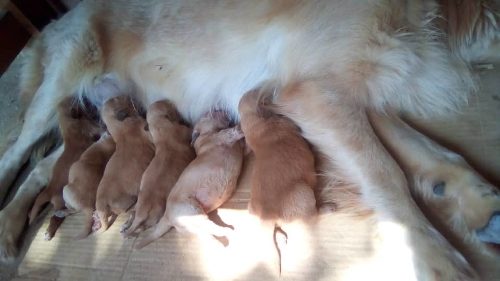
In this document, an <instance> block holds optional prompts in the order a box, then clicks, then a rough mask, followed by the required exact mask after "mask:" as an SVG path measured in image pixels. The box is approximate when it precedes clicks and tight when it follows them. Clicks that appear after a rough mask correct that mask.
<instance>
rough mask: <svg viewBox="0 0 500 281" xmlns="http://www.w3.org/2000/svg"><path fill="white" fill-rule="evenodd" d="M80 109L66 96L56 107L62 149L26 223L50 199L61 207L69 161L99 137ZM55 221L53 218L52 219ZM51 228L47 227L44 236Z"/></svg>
mask: <svg viewBox="0 0 500 281" xmlns="http://www.w3.org/2000/svg"><path fill="white" fill-rule="evenodd" d="M82 110H83V109H82V108H80V107H79V104H78V103H77V102H76V101H75V100H74V99H73V98H67V99H65V100H64V101H63V102H61V104H60V105H59V107H58V113H59V128H60V131H61V135H62V138H63V141H64V151H63V153H62V155H61V156H60V157H59V159H57V162H56V163H55V166H54V169H53V172H52V178H51V180H50V182H49V184H48V185H47V187H46V188H45V189H44V190H43V191H42V192H41V193H40V194H39V195H38V197H37V198H36V200H35V203H34V204H33V207H32V209H31V213H30V223H31V222H33V220H34V219H35V218H36V216H37V215H38V213H39V212H40V209H41V208H42V207H43V206H44V204H45V203H47V202H50V203H51V204H52V205H53V207H54V209H55V210H56V211H57V210H61V209H63V208H64V200H63V197H62V190H63V187H64V186H65V185H66V184H67V183H68V173H69V169H70V167H71V165H72V164H73V163H74V162H76V161H77V160H78V158H80V155H81V154H82V153H83V152H84V151H85V150H86V149H87V148H88V147H89V146H90V145H91V144H92V143H93V142H94V141H95V140H96V139H98V138H99V136H100V133H101V128H100V127H99V126H98V124H96V123H95V122H93V121H92V120H90V119H89V118H88V116H86V115H85V114H84V112H83V111H82ZM52 222H55V220H52ZM54 231H55V229H54V227H49V230H48V233H47V238H48V239H50V238H52V236H53V234H54V233H53V232H54Z"/></svg>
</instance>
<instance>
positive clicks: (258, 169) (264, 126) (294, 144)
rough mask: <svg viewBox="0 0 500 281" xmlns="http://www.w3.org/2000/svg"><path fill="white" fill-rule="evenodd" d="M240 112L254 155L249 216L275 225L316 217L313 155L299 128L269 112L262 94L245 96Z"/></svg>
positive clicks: (242, 125)
mask: <svg viewBox="0 0 500 281" xmlns="http://www.w3.org/2000/svg"><path fill="white" fill-rule="evenodd" d="M238 110H239V112H240V118H241V129H242V130H243V133H244V134H245V140H246V143H247V144H248V146H249V147H250V148H251V149H252V151H253V152H254V154H255V164H254V168H253V176H252V190H251V199H250V205H249V209H250V212H251V213H253V214H255V215H257V216H259V217H260V218H261V219H263V220H270V221H275V222H278V221H285V222H286V221H292V220H296V219H307V218H308V217H310V216H312V215H315V214H316V212H317V210H316V200H315V198H314V191H313V188H314V187H315V186H316V171H315V167H314V155H313V153H312V151H311V149H310V147H309V145H308V144H307V142H306V141H305V140H304V139H303V138H302V136H301V135H300V133H299V130H298V128H297V126H295V124H294V123H293V122H292V121H290V120H289V119H287V118H285V117H282V116H278V115H276V114H273V113H272V112H271V111H270V109H267V108H266V105H265V104H264V100H263V97H262V94H261V93H260V92H259V91H252V92H249V93H247V94H246V95H244V96H243V97H242V98H241V100H240V103H239V107H238Z"/></svg>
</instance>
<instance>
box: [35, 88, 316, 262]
mask: <svg viewBox="0 0 500 281" xmlns="http://www.w3.org/2000/svg"><path fill="white" fill-rule="evenodd" d="M258 95H259V92H258V91H252V92H249V93H248V94H247V95H246V96H245V97H244V98H243V99H242V101H241V103H240V113H241V117H242V120H241V127H240V125H239V124H235V123H234V122H232V121H231V120H230V119H229V115H228V114H227V113H225V112H224V111H220V110H216V111H212V112H207V113H206V114H205V115H204V116H202V117H201V118H200V119H199V120H198V122H196V123H195V125H194V128H190V127H189V126H188V125H187V124H186V123H185V122H184V121H183V119H182V117H181V115H180V114H179V112H178V111H177V109H176V108H175V105H174V104H173V103H171V102H169V101H166V100H160V101H156V102H154V103H152V104H151V105H150V106H149V108H148V109H147V112H146V119H144V118H143V117H142V116H141V113H140V112H139V110H138V109H137V108H136V106H135V104H134V101H133V100H132V99H131V98H130V97H129V96H127V95H120V96H115V97H111V98H109V99H108V100H107V101H106V102H105V103H104V104H103V105H102V108H101V110H100V115H101V116H100V118H101V120H102V121H103V123H104V124H105V127H106V132H103V129H102V128H101V127H100V126H98V124H97V123H91V122H90V121H89V119H88V118H85V117H84V116H83V115H82V114H81V112H80V111H81V110H83V109H82V108H79V107H78V104H77V103H74V102H73V100H66V101H63V102H62V103H61V104H60V107H59V108H60V123H61V132H62V135H63V139H64V145H65V146H64V147H65V148H64V151H63V153H62V155H61V156H60V157H59V159H58V160H57V162H56V164H55V167H56V168H57V169H54V173H53V178H52V180H51V184H49V185H48V186H49V187H50V188H49V189H45V191H42V192H41V193H40V195H39V196H38V198H41V199H37V202H36V203H35V205H34V207H33V208H32V210H31V219H33V218H34V217H35V215H37V214H38V212H39V211H40V208H41V207H42V204H43V203H44V202H46V201H48V200H50V199H51V198H55V199H57V200H55V199H52V200H53V201H54V202H55V203H53V205H54V209H55V212H54V215H53V217H52V219H51V223H50V224H51V226H49V228H50V227H52V228H54V230H51V229H49V230H48V232H50V233H49V234H48V236H50V238H51V237H52V236H53V235H54V233H55V229H57V227H58V226H59V225H60V224H61V223H62V221H63V220H64V218H65V217H66V216H69V215H72V214H74V213H77V212H82V213H84V218H85V219H84V220H85V222H84V227H83V229H82V230H81V231H79V232H78V234H77V235H76V236H75V238H76V239H83V238H85V237H87V236H88V235H89V234H90V233H92V232H96V231H97V230H98V229H102V231H105V230H107V229H108V227H109V226H110V224H112V223H113V222H114V220H115V219H116V216H118V215H120V214H123V213H126V214H128V215H129V218H128V220H127V222H126V223H125V224H124V225H122V226H121V232H122V234H123V236H124V237H130V236H136V235H140V233H141V232H142V231H144V230H146V229H148V228H152V230H151V231H149V232H148V233H147V234H146V235H145V237H141V238H140V240H139V242H138V243H137V244H136V246H135V248H136V249H140V248H142V247H144V246H146V245H148V244H149V243H151V242H153V241H154V240H156V239H158V238H160V237H161V236H162V235H163V234H165V233H166V232H168V231H169V230H170V229H172V228H175V229H176V230H177V231H179V232H181V233H191V234H196V235H200V236H216V237H225V238H226V239H228V242H229V243H230V237H231V235H232V233H233V231H234V230H233V229H231V228H230V227H225V226H220V225H218V224H216V223H215V222H213V221H211V220H210V219H209V217H208V216H207V214H208V213H210V212H212V211H214V210H216V209H217V208H219V207H220V206H221V205H222V204H223V203H224V202H226V201H227V200H228V199H229V198H230V197H231V196H232V194H233V193H234V191H235V189H236V187H237V182H238V178H239V176H240V173H241V170H242V166H243V161H244V155H245V150H246V151H247V152H248V151H249V150H248V149H250V150H252V151H253V152H254V153H256V154H257V157H256V159H257V164H259V163H260V165H257V166H258V167H257V169H255V170H254V173H253V175H252V191H251V192H252V194H251V198H252V199H251V202H250V204H249V210H250V213H252V214H254V215H256V216H257V217H259V218H260V219H261V220H262V221H263V223H264V224H266V225H267V224H269V226H271V228H272V229H271V232H270V233H272V232H274V235H275V236H276V229H280V230H281V227H282V224H286V222H289V221H293V220H310V219H311V218H312V217H314V216H315V215H316V214H317V209H316V201H315V198H314V192H313V190H314V187H315V185H316V172H315V170H314V156H313V154H312V152H311V150H310V147H309V145H308V143H307V142H306V141H305V140H304V139H303V138H302V137H301V136H300V132H299V131H298V129H297V127H296V126H295V125H294V124H293V122H291V121H290V120H288V119H286V118H284V117H281V116H279V115H278V114H276V113H274V112H272V110H270V109H263V108H264V106H262V105H261V104H260V103H261V101H260V100H259V98H260V97H259V96H258ZM263 110H265V111H266V112H265V116H264V115H262V112H263ZM76 113H79V114H76ZM269 131H274V132H279V133H278V135H276V134H267V133H266V132H269ZM264 135H268V137H267V138H264ZM245 136H246V137H247V139H246V144H247V147H246V149H245V140H244V138H245ZM283 137H285V138H283ZM266 158H267V159H266ZM269 158H272V159H274V160H273V161H279V162H280V163H282V162H286V163H287V164H286V165H282V164H276V165H274V164H273V161H270V159H269ZM266 163H267V165H266ZM259 166H260V168H259ZM271 166H274V167H276V168H277V169H279V170H276V172H277V173H278V174H279V177H280V179H279V180H278V181H277V179H276V178H275V177H274V176H273V175H274V172H275V170H274V168H272V167H271ZM55 181H56V183H53V182H55ZM263 194H268V195H269V196H263ZM47 195H50V196H49V197H47ZM45 197H47V198H48V199H45ZM42 199H44V200H42ZM51 202H52V201H51ZM180 218H182V219H180ZM285 235H286V233H285ZM270 238H272V236H270ZM275 240H276V237H275ZM277 250H278V254H279V248H278V249H277Z"/></svg>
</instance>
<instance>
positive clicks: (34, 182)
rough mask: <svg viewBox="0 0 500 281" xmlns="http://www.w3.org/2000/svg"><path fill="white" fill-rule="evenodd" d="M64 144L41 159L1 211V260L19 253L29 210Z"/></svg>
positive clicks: (49, 174)
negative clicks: (18, 247) (19, 243)
mask: <svg viewBox="0 0 500 281" xmlns="http://www.w3.org/2000/svg"><path fill="white" fill-rule="evenodd" d="M62 151H63V146H61V147H59V148H58V149H57V150H55V151H54V152H52V153H51V154H50V155H49V156H47V157H46V158H44V159H43V160H41V161H40V162H39V163H38V164H37V165H36V166H35V168H34V169H33V171H31V173H30V174H29V175H28V177H27V178H26V180H25V181H24V182H23V184H22V185H21V186H20V187H19V190H18V191H17V193H16V195H15V196H14V198H13V199H12V201H10V202H9V204H8V205H7V206H6V207H5V208H4V209H3V210H2V211H0V260H3V261H9V260H12V259H13V258H14V257H15V256H16V253H17V242H18V239H19V236H20V235H21V232H22V231H23V228H24V226H25V225H26V219H27V218H28V211H29V209H30V207H31V204H33V201H34V200H35V198H36V196H37V194H38V193H39V192H40V190H41V189H42V188H44V187H45V186H46V185H47V184H48V182H49V180H50V176H51V175H52V169H53V167H54V164H55V162H56V160H57V159H58V158H59V156H61V153H62Z"/></svg>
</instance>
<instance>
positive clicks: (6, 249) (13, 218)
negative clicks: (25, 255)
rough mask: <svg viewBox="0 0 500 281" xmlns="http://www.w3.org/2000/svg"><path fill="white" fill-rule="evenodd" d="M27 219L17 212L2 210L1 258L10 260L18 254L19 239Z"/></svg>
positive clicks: (0, 226)
mask: <svg viewBox="0 0 500 281" xmlns="http://www.w3.org/2000/svg"><path fill="white" fill-rule="evenodd" d="M24 224H25V220H23V219H22V218H20V217H19V215H18V214H17V215H16V214H15V213H11V212H8V211H6V210H5V209H4V210H2V211H0V260H1V261H5V262H9V261H12V260H13V259H14V258H15V257H16V255H17V240H18V238H19V235H21V232H22V231H23V228H24Z"/></svg>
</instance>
